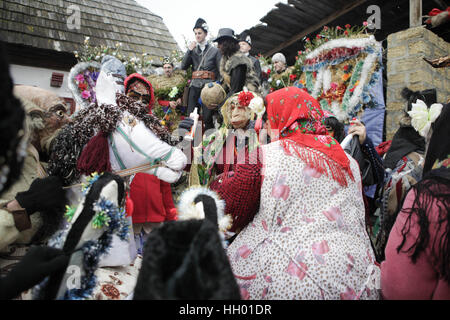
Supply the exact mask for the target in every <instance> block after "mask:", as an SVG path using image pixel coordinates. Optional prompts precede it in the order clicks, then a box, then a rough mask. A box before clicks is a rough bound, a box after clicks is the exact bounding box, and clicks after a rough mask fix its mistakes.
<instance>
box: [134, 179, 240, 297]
mask: <svg viewBox="0 0 450 320" xmlns="http://www.w3.org/2000/svg"><path fill="white" fill-rule="evenodd" d="M181 199H182V201H181V204H180V206H179V210H180V211H182V214H181V215H180V219H188V220H184V221H171V222H167V223H165V224H164V225H163V226H161V227H160V228H158V229H155V230H154V231H152V233H151V234H150V237H149V238H148V240H147V244H146V247H145V251H144V257H143V262H142V268H141V271H140V273H139V277H138V281H137V284H136V288H135V291H134V299H135V300H148V299H196V300H197V299H199V300H206V299H208V300H209V299H211V300H219V299H220V300H222V299H226V300H229V299H240V292H239V288H238V287H237V284H236V280H235V279H234V276H233V274H232V272H231V269H230V264H229V262H228V259H227V257H226V254H225V251H224V248H223V246H222V242H221V237H220V236H219V233H218V223H219V221H220V220H222V219H223V203H222V201H221V200H219V198H218V196H217V195H216V194H214V193H213V192H212V191H210V190H207V189H205V188H194V189H191V190H188V191H186V192H185V193H183V194H182V195H181ZM201 216H203V217H204V218H201ZM220 217H222V218H220ZM218 219H219V221H218ZM225 219H226V218H225Z"/></svg>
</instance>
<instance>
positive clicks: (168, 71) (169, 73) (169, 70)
mask: <svg viewBox="0 0 450 320" xmlns="http://www.w3.org/2000/svg"><path fill="white" fill-rule="evenodd" d="M163 69H164V74H165V75H166V77H170V76H172V73H173V67H172V65H171V64H169V63H166V64H165V65H164V66H163Z"/></svg>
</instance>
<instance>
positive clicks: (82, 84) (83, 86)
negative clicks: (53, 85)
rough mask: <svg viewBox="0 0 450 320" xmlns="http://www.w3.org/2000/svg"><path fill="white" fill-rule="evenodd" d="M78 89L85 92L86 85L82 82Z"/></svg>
mask: <svg viewBox="0 0 450 320" xmlns="http://www.w3.org/2000/svg"><path fill="white" fill-rule="evenodd" d="M78 88H79V89H80V90H86V89H87V85H86V83H85V82H82V83H80V84H78Z"/></svg>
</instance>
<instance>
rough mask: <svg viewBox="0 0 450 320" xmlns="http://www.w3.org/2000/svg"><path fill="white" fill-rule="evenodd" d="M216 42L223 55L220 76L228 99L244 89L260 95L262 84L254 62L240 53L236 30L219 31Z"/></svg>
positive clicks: (225, 29) (224, 29)
mask: <svg viewBox="0 0 450 320" xmlns="http://www.w3.org/2000/svg"><path fill="white" fill-rule="evenodd" d="M214 42H217V47H218V48H219V50H220V52H221V53H222V59H221V60H220V74H221V76H222V78H223V84H222V86H223V87H224V89H225V92H226V93H227V96H226V98H229V97H231V96H232V95H233V94H235V93H238V92H241V91H242V90H243V89H244V87H246V88H247V89H248V90H249V91H253V92H256V93H259V92H260V82H259V78H258V76H257V74H256V72H255V68H254V67H253V62H252V60H251V59H250V58H249V57H247V56H246V55H245V54H243V53H241V52H240V51H239V49H240V47H239V41H238V40H237V38H236V35H235V34H234V30H232V29H230V28H222V29H219V33H218V34H217V38H216V39H214ZM220 107H221V106H220Z"/></svg>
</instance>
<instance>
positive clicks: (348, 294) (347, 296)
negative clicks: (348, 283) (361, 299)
mask: <svg viewBox="0 0 450 320" xmlns="http://www.w3.org/2000/svg"><path fill="white" fill-rule="evenodd" d="M340 296H341V300H355V299H356V292H355V290H353V289H352V288H349V287H347V290H346V291H345V292H342V293H341V294H340Z"/></svg>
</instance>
